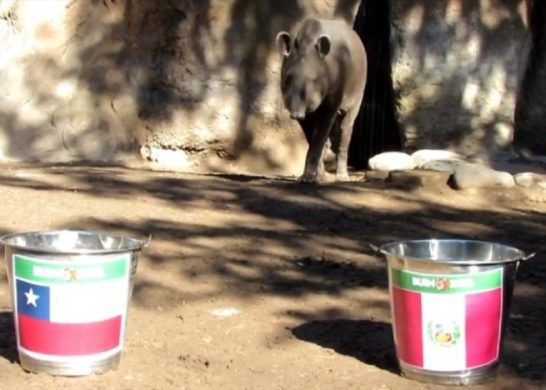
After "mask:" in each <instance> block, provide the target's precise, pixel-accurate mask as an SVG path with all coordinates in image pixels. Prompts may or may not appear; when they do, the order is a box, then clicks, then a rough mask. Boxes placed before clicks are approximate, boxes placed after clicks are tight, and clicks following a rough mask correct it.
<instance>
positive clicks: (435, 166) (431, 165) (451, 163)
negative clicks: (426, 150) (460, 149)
mask: <svg viewBox="0 0 546 390" xmlns="http://www.w3.org/2000/svg"><path fill="white" fill-rule="evenodd" d="M463 164H468V163H466V162H464V161H460V160H432V161H427V162H426V163H424V164H423V165H422V166H421V167H420V168H421V169H424V170H428V171H435V172H449V173H453V172H455V169H457V168H458V167H460V166H461V165H463Z"/></svg>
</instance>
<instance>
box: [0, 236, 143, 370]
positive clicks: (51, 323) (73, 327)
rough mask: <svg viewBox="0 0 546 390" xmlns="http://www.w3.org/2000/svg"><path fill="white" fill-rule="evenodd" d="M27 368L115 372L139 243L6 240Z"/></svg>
mask: <svg viewBox="0 0 546 390" xmlns="http://www.w3.org/2000/svg"><path fill="white" fill-rule="evenodd" d="M0 242H1V243H2V244H3V245H4V246H5V260H6V265H7V270H8V278H9V282H10V288H11V292H12V301H13V317H14V324H15V331H16V338H17V349H18V353H19V360H20V363H21V366H22V367H23V369H25V370H27V371H33V372H46V373H50V374H55V375H87V374H91V373H100V372H104V371H107V370H110V369H114V368H117V366H118V364H119V360H120V355H121V351H122V349H123V340H124V333H125V324H126V316H127V308H128V304H129V301H130V298H131V293H132V283H133V275H134V273H135V270H136V262H137V254H138V251H139V250H140V248H141V247H142V246H143V244H144V243H143V242H142V241H140V240H136V239H132V238H126V237H114V236H108V235H105V234H102V233H97V232H85V231H66V230H65V231H54V232H39V233H25V234H15V235H9V236H5V237H2V238H1V239H0Z"/></svg>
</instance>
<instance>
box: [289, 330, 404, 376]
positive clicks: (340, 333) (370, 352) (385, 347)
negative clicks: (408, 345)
mask: <svg viewBox="0 0 546 390" xmlns="http://www.w3.org/2000/svg"><path fill="white" fill-rule="evenodd" d="M292 333H293V334H294V335H295V336H296V337H297V338H298V339H300V340H303V341H307V342H311V343H314V344H317V345H320V346H321V347H323V348H331V349H333V350H334V351H336V352H337V353H340V354H342V355H347V356H351V357H354V358H355V359H358V360H360V361H361V362H364V363H366V364H370V365H374V366H376V367H378V368H380V369H382V370H387V371H390V372H392V373H396V374H397V373H398V372H399V369H398V362H397V360H396V354H395V352H394V351H395V349H394V341H393V339H392V328H391V325H390V324H386V323H384V322H374V321H367V320H364V321H355V320H332V321H311V322H307V323H305V324H303V325H300V326H298V327H296V328H294V329H292Z"/></svg>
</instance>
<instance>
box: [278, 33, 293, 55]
mask: <svg viewBox="0 0 546 390" xmlns="http://www.w3.org/2000/svg"><path fill="white" fill-rule="evenodd" d="M275 42H276V43H277V50H278V51H279V53H281V54H282V55H283V56H285V57H287V56H289V55H290V48H291V47H292V37H291V36H290V34H289V33H287V32H286V31H281V32H280V33H278V34H277V38H276V39H275Z"/></svg>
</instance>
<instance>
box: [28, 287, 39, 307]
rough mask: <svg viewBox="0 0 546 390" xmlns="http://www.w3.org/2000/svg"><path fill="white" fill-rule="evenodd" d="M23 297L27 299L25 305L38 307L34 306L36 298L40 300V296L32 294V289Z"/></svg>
mask: <svg viewBox="0 0 546 390" xmlns="http://www.w3.org/2000/svg"><path fill="white" fill-rule="evenodd" d="M25 295H26V297H27V305H32V306H34V307H38V305H37V304H36V301H37V300H38V298H40V296H39V295H36V294H34V291H32V288H31V289H30V290H29V291H28V292H26V293H25Z"/></svg>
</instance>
